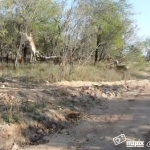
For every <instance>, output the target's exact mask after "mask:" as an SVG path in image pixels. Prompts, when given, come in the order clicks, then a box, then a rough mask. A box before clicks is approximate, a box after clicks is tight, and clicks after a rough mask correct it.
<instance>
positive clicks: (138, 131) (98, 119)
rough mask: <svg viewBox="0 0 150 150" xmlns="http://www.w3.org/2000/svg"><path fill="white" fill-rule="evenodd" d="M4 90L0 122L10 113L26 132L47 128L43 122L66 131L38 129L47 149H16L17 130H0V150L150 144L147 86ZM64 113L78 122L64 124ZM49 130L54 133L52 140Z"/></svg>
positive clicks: (94, 149)
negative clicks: (73, 114) (129, 142)
mask: <svg viewBox="0 0 150 150" xmlns="http://www.w3.org/2000/svg"><path fill="white" fill-rule="evenodd" d="M5 84H6V85H5V87H3V86H2V88H1V92H0V111H1V112H0V114H1V117H0V121H1V122H2V120H1V118H3V117H2V116H6V115H7V114H8V113H10V111H12V114H13V115H15V114H17V115H18V114H19V115H20V114H22V116H19V119H23V120H21V121H24V122H25V123H26V124H27V126H32V127H35V126H36V127H37V126H38V123H41V124H42V125H45V124H44V121H41V118H42V117H44V118H45V120H46V121H47V120H53V121H55V122H58V123H59V124H63V125H65V126H66V128H65V129H62V130H58V131H57V124H51V122H48V121H47V122H48V123H47V124H49V125H48V126H49V127H46V126H45V127H46V130H45V129H44V128H42V127H41V126H40V128H39V126H38V128H39V129H37V130H36V131H38V132H41V130H43V131H44V132H43V131H42V134H43V133H44V138H45V139H46V141H47V142H46V143H45V144H39V145H37V144H36V145H34V146H33V145H29V146H27V145H25V146H24V147H20V145H19V143H20V142H19V141H20V140H21V138H22V141H23V140H24V137H22V133H23V132H22V129H21V128H19V127H20V124H2V125H1V124H0V132H1V134H0V149H2V150H10V149H11V150H116V149H118V150H126V149H127V148H126V143H125V142H124V143H122V144H119V145H117V146H116V145H115V144H114V142H113V138H114V137H116V136H118V135H120V134H125V136H126V138H128V139H131V140H137V141H138V140H139V139H140V140H141V141H145V143H146V142H148V141H150V117H149V116H150V108H149V107H150V81H149V80H141V81H128V82H127V83H126V85H125V84H124V82H123V81H121V82H120V81H118V82H108V83H106V82H100V83H97V82H80V81H79V82H66V81H64V82H60V83H55V84H50V83H48V84H47V83H46V85H42V86H41V85H40V86H36V85H35V86H33V85H31V86H29V85H26V84H24V85H23V84H22V83H20V84H18V83H15V84H14V83H12V84H10V83H5ZM22 85H23V87H22ZM11 106H12V109H11ZM68 111H76V112H79V113H80V114H81V116H80V118H78V119H76V120H67V118H66V117H65V114H66V112H68ZM10 114H11V113H10ZM7 117H8V116H7ZM9 117H10V116H9ZM7 119H13V116H12V118H7ZM39 120H40V122H39ZM19 121H20V120H19ZM50 124H51V126H50ZM51 129H53V130H55V132H54V133H52V134H51V132H50V131H51ZM47 130H48V132H47ZM29 131H30V130H29ZM45 133H48V134H45ZM49 133H50V134H49ZM34 134H35V133H31V136H32V135H34ZM48 141H49V142H48ZM130 149H133V150H134V149H136V148H135V147H133V148H130ZM138 149H142V148H138ZM145 149H146V148H145Z"/></svg>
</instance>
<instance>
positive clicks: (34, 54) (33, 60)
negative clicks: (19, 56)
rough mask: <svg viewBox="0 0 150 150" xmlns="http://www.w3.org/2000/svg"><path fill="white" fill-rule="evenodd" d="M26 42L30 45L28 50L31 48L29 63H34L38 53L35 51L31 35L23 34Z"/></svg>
mask: <svg viewBox="0 0 150 150" xmlns="http://www.w3.org/2000/svg"><path fill="white" fill-rule="evenodd" d="M25 35H26V38H27V40H28V41H29V43H30V48H31V57H30V62H33V63H35V61H36V56H37V55H38V54H39V51H37V49H36V46H35V43H34V40H33V37H32V34H31V33H30V35H29V36H28V34H27V33H25Z"/></svg>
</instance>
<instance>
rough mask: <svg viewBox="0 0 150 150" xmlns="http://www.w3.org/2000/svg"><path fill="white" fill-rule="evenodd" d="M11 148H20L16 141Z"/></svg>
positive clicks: (16, 149)
mask: <svg viewBox="0 0 150 150" xmlns="http://www.w3.org/2000/svg"><path fill="white" fill-rule="evenodd" d="M11 150H19V147H18V145H17V144H16V143H14V144H13V146H12V148H11Z"/></svg>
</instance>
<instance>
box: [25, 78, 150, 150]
mask: <svg viewBox="0 0 150 150" xmlns="http://www.w3.org/2000/svg"><path fill="white" fill-rule="evenodd" d="M80 84H81V85H80ZM80 84H79V85H78V84H74V83H72V84H70V83H69V85H68V84H66V83H64V82H63V83H58V84H57V85H58V86H65V87H68V86H72V87H74V86H76V87H78V86H90V85H89V84H91V83H84V85H83V84H82V83H80ZM92 84H93V83H92ZM109 84H110V83H109ZM115 84H116V83H115ZM117 84H118V83H117ZM121 84H122V83H121ZM127 87H128V90H127V91H126V92H124V93H123V95H122V96H121V97H119V98H108V99H107V98H106V99H105V100H104V101H103V103H102V104H101V105H94V106H93V107H91V108H89V109H87V110H86V111H84V115H83V117H82V119H81V120H79V121H78V122H77V123H76V124H75V125H73V126H71V127H70V128H69V129H67V130H64V131H63V132H62V133H61V134H58V133H57V134H52V135H50V136H48V137H47V138H48V139H49V143H47V144H44V145H38V146H37V145H36V146H29V147H26V148H23V149H24V150H117V149H118V150H126V149H128V148H126V145H125V143H122V144H120V145H118V146H115V144H114V142H113V138H114V137H115V136H118V135H120V134H125V135H126V137H127V138H129V139H132V140H139V139H140V140H141V141H145V140H146V142H147V140H150V138H149V137H148V134H147V133H148V132H149V130H150V108H149V107H150V89H149V88H150V83H149V81H148V80H145V81H139V82H135V81H133V82H132V83H131V82H128V83H127ZM130 149H133V150H134V149H136V148H135V147H133V148H130ZM138 149H142V148H138Z"/></svg>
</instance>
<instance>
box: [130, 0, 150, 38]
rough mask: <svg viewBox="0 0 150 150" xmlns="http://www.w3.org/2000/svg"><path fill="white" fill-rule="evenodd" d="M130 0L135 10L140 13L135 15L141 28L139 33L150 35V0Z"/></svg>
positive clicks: (140, 34) (144, 35) (142, 35)
mask: <svg viewBox="0 0 150 150" xmlns="http://www.w3.org/2000/svg"><path fill="white" fill-rule="evenodd" d="M128 2H129V3H132V4H133V9H134V11H135V12H137V13H140V14H138V15H136V16H135V17H134V19H135V20H136V22H137V25H138V27H139V28H140V29H139V31H138V35H139V36H141V37H146V36H150V0H128Z"/></svg>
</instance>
